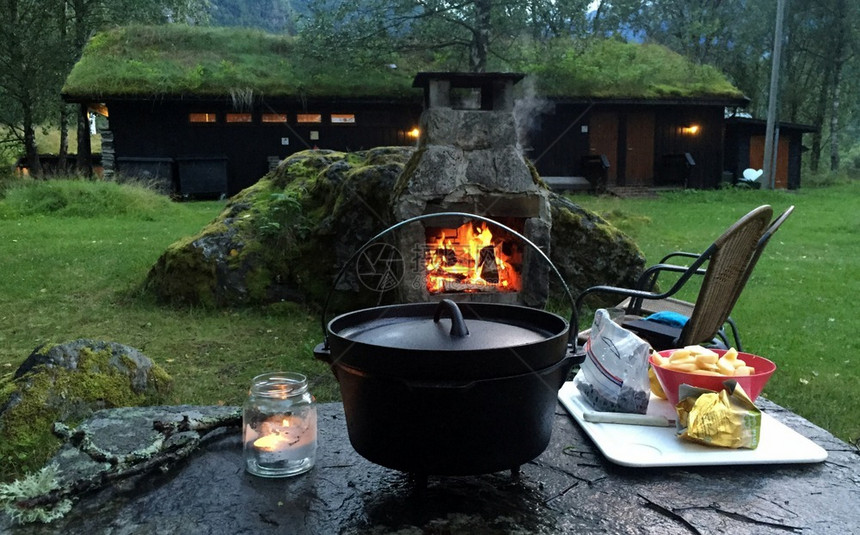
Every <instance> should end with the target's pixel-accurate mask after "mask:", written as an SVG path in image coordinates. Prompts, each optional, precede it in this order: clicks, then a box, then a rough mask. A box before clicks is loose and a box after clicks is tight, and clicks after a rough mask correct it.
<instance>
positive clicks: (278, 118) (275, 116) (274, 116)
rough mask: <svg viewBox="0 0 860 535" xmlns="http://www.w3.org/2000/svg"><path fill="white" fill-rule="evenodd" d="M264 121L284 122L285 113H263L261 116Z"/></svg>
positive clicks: (285, 120)
mask: <svg viewBox="0 0 860 535" xmlns="http://www.w3.org/2000/svg"><path fill="white" fill-rule="evenodd" d="M261 119H262V121H263V122H264V123H285V122H287V114H286V113H264V114H263V115H262V117H261Z"/></svg>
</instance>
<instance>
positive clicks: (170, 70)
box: [63, 25, 743, 100]
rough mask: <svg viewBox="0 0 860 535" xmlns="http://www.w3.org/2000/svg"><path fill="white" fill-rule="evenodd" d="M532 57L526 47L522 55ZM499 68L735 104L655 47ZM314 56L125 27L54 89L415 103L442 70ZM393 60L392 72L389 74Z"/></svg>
mask: <svg viewBox="0 0 860 535" xmlns="http://www.w3.org/2000/svg"><path fill="white" fill-rule="evenodd" d="M531 52H534V51H531ZM527 56H532V57H533V58H537V59H521V60H518V61H516V62H513V63H511V64H510V65H505V66H501V68H500V69H499V70H508V71H522V72H526V73H529V74H533V75H535V78H536V85H537V89H538V93H539V94H540V96H545V97H557V98H571V99H582V98H597V99H604V98H605V99H654V98H657V99H668V98H672V99H679V98H681V99H687V98H696V99H698V98H705V99H741V98H743V95H742V94H741V93H740V91H738V90H737V89H736V88H735V87H734V86H732V85H731V83H729V81H728V80H727V79H726V78H725V76H723V75H722V74H721V73H720V72H718V71H717V70H716V69H714V68H712V67H710V66H707V65H696V64H694V63H691V62H690V61H688V60H686V59H685V58H683V57H682V56H680V55H678V54H676V53H674V52H671V51H670V50H668V49H666V48H664V47H661V46H657V45H637V44H628V43H622V42H618V41H613V40H592V41H588V42H587V43H585V44H582V43H574V42H573V41H570V40H563V41H557V42H554V43H550V44H548V45H545V47H543V48H542V49H541V50H540V51H539V52H537V53H532V54H529V53H528V52H526V51H524V57H527ZM343 57H347V56H342V55H337V54H332V55H331V56H329V57H327V58H325V59H320V58H318V57H311V56H310V55H309V54H306V53H305V52H304V51H303V49H302V46H301V43H300V42H298V41H297V39H296V38H294V37H287V36H279V35H271V34H266V33H263V32H260V31H256V30H248V29H237V28H211V27H190V26H184V25H166V26H129V27H123V28H117V29H114V30H110V31H107V32H103V33H100V34H98V35H96V36H94V37H93V38H92V39H91V40H90V42H89V43H88V44H87V46H86V47H85V49H84V51H83V55H82V57H81V59H80V60H79V61H78V63H77V64H76V65H75V67H74V68H73V70H72V72H71V74H70V75H69V77H68V78H67V80H66V84H65V86H64V87H63V94H64V95H65V96H66V98H67V99H69V100H88V99H102V98H109V97H113V98H122V97H130V98H131V97H144V98H146V97H165V96H183V97H189V96H195V97H213V98H226V97H230V96H235V95H236V94H237V93H238V94H242V95H248V94H249V93H250V94H252V95H254V96H265V97H302V98H313V97H329V98H331V97H335V98H379V99H401V98H409V99H417V98H420V92H417V91H416V90H415V89H413V88H412V87H411V86H412V79H413V78H414V76H415V74H416V73H417V72H418V71H445V70H449V69H448V68H447V67H446V66H440V65H434V64H432V63H429V62H420V61H418V60H416V59H415V58H409V59H407V58H402V57H401V58H397V59H391V61H382V60H380V61H374V62H368V61H366V60H365V61H360V60H355V61H353V60H349V59H338V58H343ZM391 63H395V64H396V65H397V68H392V67H391V66H390V64H391Z"/></svg>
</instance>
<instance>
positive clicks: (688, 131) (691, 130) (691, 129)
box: [681, 124, 699, 136]
mask: <svg viewBox="0 0 860 535" xmlns="http://www.w3.org/2000/svg"><path fill="white" fill-rule="evenodd" d="M681 133H682V134H685V135H688V136H695V135H696V134H698V133H699V125H697V124H691V125H689V126H685V127H683V128H681Z"/></svg>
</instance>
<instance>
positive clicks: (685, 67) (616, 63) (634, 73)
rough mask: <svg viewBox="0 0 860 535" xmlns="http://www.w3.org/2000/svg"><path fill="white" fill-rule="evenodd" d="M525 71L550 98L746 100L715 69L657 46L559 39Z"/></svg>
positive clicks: (540, 91) (542, 92) (543, 51)
mask: <svg viewBox="0 0 860 535" xmlns="http://www.w3.org/2000/svg"><path fill="white" fill-rule="evenodd" d="M524 70H525V71H527V72H529V73H531V74H534V75H535V77H536V80H537V87H538V91H539V93H541V94H542V95H544V96H549V97H560V98H595V99H601V98H604V99H643V98H644V99H655V98H656V99H688V98H703V99H731V100H735V99H744V96H743V94H742V93H741V91H740V90H739V89H737V88H736V87H734V86H733V85H732V84H731V83H730V82H729V80H728V79H727V78H726V77H725V76H724V75H723V74H722V73H721V72H720V71H719V70H717V69H716V68H714V67H712V66H710V65H700V64H696V63H693V62H691V61H690V60H688V59H687V58H685V57H683V56H681V55H680V54H677V53H675V52H673V51H671V50H669V49H668V48H665V47H663V46H660V45H654V44H635V43H624V42H620V41H616V40H611V39H594V40H589V41H586V42H585V43H583V44H581V45H577V44H573V43H572V42H571V41H570V40H566V41H558V42H554V43H551V44H550V45H549V46H548V47H547V48H546V49H543V50H541V52H540V59H539V60H538V61H535V62H533V63H532V64H531V66H526V67H524Z"/></svg>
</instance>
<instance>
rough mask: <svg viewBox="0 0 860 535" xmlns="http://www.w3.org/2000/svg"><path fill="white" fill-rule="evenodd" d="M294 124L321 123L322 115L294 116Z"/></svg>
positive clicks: (303, 114) (305, 114)
mask: <svg viewBox="0 0 860 535" xmlns="http://www.w3.org/2000/svg"><path fill="white" fill-rule="evenodd" d="M296 122H298V123H321V122H322V114H321V113H300V114H298V115H297V116H296Z"/></svg>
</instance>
